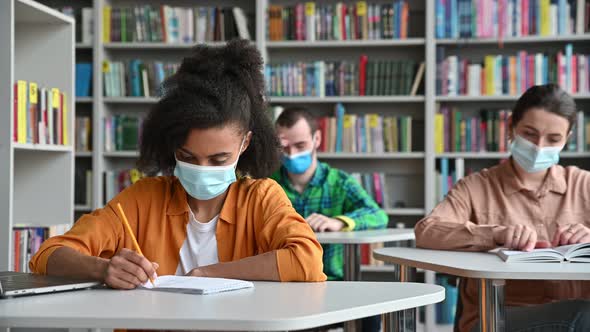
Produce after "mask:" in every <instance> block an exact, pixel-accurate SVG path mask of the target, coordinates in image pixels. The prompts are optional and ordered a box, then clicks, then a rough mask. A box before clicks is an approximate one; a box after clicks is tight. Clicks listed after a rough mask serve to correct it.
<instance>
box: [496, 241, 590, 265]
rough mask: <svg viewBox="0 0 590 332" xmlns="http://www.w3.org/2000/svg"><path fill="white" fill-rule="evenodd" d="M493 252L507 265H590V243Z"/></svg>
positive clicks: (502, 249)
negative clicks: (575, 263) (560, 263)
mask: <svg viewBox="0 0 590 332" xmlns="http://www.w3.org/2000/svg"><path fill="white" fill-rule="evenodd" d="M493 251H494V252H495V253H496V254H497V255H498V256H500V257H501V258H502V259H503V260H504V261H505V262H507V263H549V262H563V261H569V262H580V263H590V243H579V244H570V245H567V246H561V247H555V248H543V249H534V250H533V251H529V252H526V251H517V250H509V249H504V248H500V249H496V250H493Z"/></svg>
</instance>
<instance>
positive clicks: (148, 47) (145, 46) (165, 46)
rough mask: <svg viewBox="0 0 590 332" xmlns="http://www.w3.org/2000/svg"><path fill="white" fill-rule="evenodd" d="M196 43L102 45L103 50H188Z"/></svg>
mask: <svg viewBox="0 0 590 332" xmlns="http://www.w3.org/2000/svg"><path fill="white" fill-rule="evenodd" d="M205 44H206V45H208V46H223V45H225V42H207V43H205ZM196 45H198V44H197V43H190V44H189V43H162V42H125V43H123V42H110V43H104V44H103V46H104V48H105V49H111V50H142V51H143V50H161V49H164V50H188V49H191V48H193V47H195V46H196Z"/></svg>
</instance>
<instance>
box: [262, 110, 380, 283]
mask: <svg viewBox="0 0 590 332" xmlns="http://www.w3.org/2000/svg"><path fill="white" fill-rule="evenodd" d="M276 130H277V134H278V136H279V139H280V141H281V145H282V147H283V157H282V161H283V166H282V167H281V168H280V169H279V170H278V171H277V172H275V173H274V174H273V175H272V178H273V179H274V180H275V181H277V182H278V183H279V184H280V185H281V186H282V187H283V189H284V190H285V192H286V193H287V196H288V197H289V199H290V200H291V203H292V204H293V207H294V208H295V210H297V212H299V214H301V215H302V216H303V217H304V218H305V219H306V220H307V222H308V223H309V225H310V226H311V228H313V230H314V231H316V232H325V231H327V232H331V231H332V232H335V231H357V230H359V231H360V230H366V229H378V228H385V227H386V226H387V222H388V218H387V215H386V214H385V212H384V211H383V210H382V209H380V208H379V206H378V205H377V203H376V202H375V200H374V199H373V198H372V197H371V196H369V194H367V192H366V191H365V190H364V189H363V188H362V187H361V185H360V184H359V183H358V182H357V180H355V179H354V178H353V177H352V176H351V175H349V174H347V173H345V172H344V171H342V170H339V169H336V168H332V167H330V166H329V165H328V164H326V163H322V162H319V161H318V159H317V149H318V147H319V146H320V144H321V138H322V135H321V132H320V130H318V124H317V120H316V119H315V118H314V117H313V115H311V113H309V112H308V111H307V110H305V109H303V108H291V109H286V110H284V111H283V112H282V113H281V115H280V116H279V118H278V119H277V122H276ZM323 248H324V273H325V274H326V275H327V276H328V280H342V278H343V274H344V271H343V266H344V262H343V246H342V245H341V244H324V245H323Z"/></svg>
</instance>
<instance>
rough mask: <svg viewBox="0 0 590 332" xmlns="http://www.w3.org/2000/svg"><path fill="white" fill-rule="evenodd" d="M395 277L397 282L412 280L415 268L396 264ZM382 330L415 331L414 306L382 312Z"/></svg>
mask: <svg viewBox="0 0 590 332" xmlns="http://www.w3.org/2000/svg"><path fill="white" fill-rule="evenodd" d="M395 278H396V280H398V281H399V282H412V281H414V280H415V279H416V269H415V268H413V267H410V266H405V265H396V269H395ZM383 331H384V332H414V331H416V308H412V309H406V310H403V311H397V312H392V313H388V314H384V315H383Z"/></svg>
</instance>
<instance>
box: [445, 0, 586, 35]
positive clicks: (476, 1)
mask: <svg viewBox="0 0 590 332" xmlns="http://www.w3.org/2000/svg"><path fill="white" fill-rule="evenodd" d="M588 16H590V1H588V0H436V38H493V37H500V38H502V37H521V36H557V35H570V34H574V33H577V34H582V33H585V32H589V31H590V23H589V18H588Z"/></svg>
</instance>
